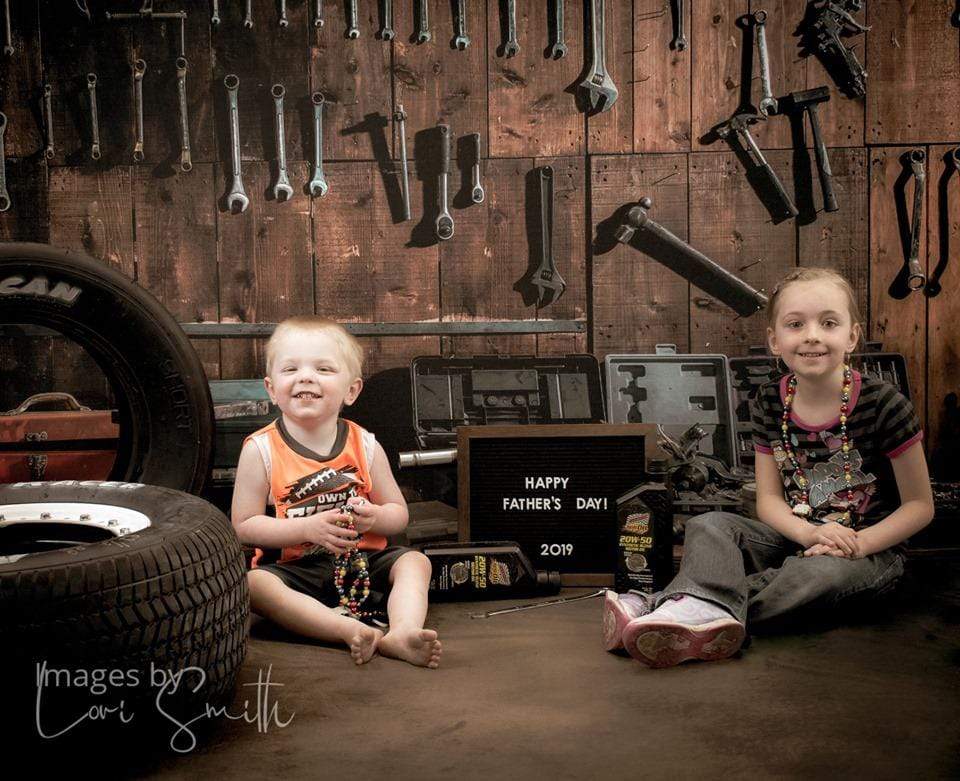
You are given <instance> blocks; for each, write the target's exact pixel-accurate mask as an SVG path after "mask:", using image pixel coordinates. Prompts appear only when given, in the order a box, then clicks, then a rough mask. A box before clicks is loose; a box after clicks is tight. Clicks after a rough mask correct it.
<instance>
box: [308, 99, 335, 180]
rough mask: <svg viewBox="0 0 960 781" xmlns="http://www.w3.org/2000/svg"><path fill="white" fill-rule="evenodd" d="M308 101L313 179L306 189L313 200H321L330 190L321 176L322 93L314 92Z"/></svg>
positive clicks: (324, 178)
mask: <svg viewBox="0 0 960 781" xmlns="http://www.w3.org/2000/svg"><path fill="white" fill-rule="evenodd" d="M310 101H311V103H313V177H312V178H311V179H310V182H309V183H308V184H307V189H308V190H309V191H310V195H311V196H313V197H314V198H316V197H317V196H320V197H321V198H322V197H323V196H324V195H326V194H327V190H329V189H330V187H329V185H328V184H327V180H326V177H324V175H323V103H324V98H323V93H322V92H314V93H313V94H312V95H311V96H310Z"/></svg>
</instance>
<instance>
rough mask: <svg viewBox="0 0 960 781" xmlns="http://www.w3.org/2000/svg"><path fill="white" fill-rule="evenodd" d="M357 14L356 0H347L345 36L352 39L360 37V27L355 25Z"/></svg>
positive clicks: (358, 14) (358, 13)
mask: <svg viewBox="0 0 960 781" xmlns="http://www.w3.org/2000/svg"><path fill="white" fill-rule="evenodd" d="M359 16H360V12H359V10H358V9H357V0H347V38H349V39H350V40H352V41H353V40H356V39H357V38H359V37H360V28H359V27H358V26H357V24H358V22H357V20H358V18H359Z"/></svg>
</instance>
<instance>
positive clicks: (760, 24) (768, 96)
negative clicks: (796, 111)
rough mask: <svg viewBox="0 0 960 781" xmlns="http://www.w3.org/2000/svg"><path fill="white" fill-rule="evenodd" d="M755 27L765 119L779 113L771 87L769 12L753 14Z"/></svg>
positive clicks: (761, 107)
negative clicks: (768, 39)
mask: <svg viewBox="0 0 960 781" xmlns="http://www.w3.org/2000/svg"><path fill="white" fill-rule="evenodd" d="M753 27H754V30H755V32H756V36H757V49H758V51H759V52H760V92H761V95H760V113H761V114H763V115H764V116H765V117H768V116H770V115H771V114H776V113H777V99H776V98H775V97H773V90H772V89H771V87H770V58H769V56H768V52H767V12H766V11H763V10H760V11H755V12H754V14H753Z"/></svg>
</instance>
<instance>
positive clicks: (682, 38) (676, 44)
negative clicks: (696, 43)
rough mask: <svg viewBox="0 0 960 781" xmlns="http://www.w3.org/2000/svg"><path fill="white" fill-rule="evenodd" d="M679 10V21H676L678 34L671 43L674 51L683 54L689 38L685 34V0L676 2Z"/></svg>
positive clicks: (675, 0) (676, 0)
mask: <svg viewBox="0 0 960 781" xmlns="http://www.w3.org/2000/svg"><path fill="white" fill-rule="evenodd" d="M674 3H675V4H676V9H677V21H676V28H675V29H676V31H677V34H676V35H675V36H673V40H672V41H670V48H671V49H673V50H674V51H678V52H682V51H683V50H684V49H686V48H687V36H686V35H685V34H684V32H683V0H674Z"/></svg>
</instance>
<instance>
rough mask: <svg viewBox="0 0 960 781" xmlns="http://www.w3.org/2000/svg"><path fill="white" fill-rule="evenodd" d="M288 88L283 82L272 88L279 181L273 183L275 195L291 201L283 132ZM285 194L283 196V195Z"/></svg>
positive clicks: (291, 193) (291, 189)
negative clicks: (284, 97)
mask: <svg viewBox="0 0 960 781" xmlns="http://www.w3.org/2000/svg"><path fill="white" fill-rule="evenodd" d="M286 92H287V91H286V90H285V89H284V88H283V85H282V84H274V85H273V87H272V88H271V89H270V94H271V95H273V113H274V120H275V121H274V128H275V129H276V133H277V166H278V169H279V170H278V173H277V181H276V182H275V183H274V185H273V197H274V198H275V199H276V200H277V201H280V202H283V201H289V200H290V198H292V197H293V188H292V187H291V186H290V180H289V179H288V178H287V148H286V139H285V136H284V132H283V96H284V95H285V94H286ZM281 196H283V197H281Z"/></svg>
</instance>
